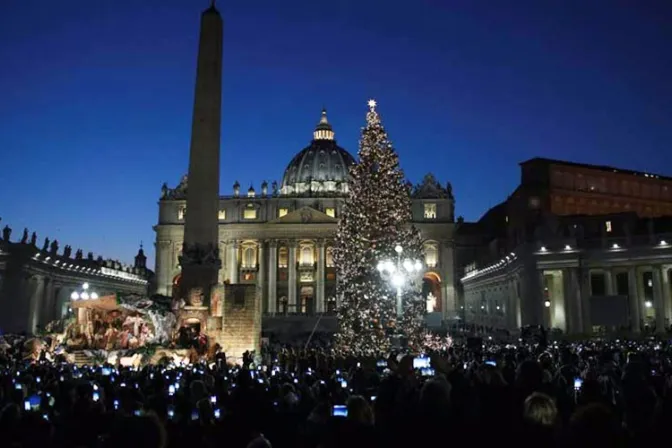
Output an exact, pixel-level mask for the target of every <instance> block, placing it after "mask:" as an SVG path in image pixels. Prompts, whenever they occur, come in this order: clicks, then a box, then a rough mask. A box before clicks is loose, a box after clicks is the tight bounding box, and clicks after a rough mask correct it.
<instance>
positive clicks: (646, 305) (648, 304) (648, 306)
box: [644, 300, 653, 308]
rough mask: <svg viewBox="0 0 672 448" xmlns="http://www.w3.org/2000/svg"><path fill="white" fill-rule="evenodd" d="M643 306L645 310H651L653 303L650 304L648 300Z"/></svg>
mask: <svg viewBox="0 0 672 448" xmlns="http://www.w3.org/2000/svg"><path fill="white" fill-rule="evenodd" d="M644 306H645V307H647V308H651V307H652V306H653V303H651V301H650V300H647V301H646V302H644Z"/></svg>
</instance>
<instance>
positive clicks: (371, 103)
mask: <svg viewBox="0 0 672 448" xmlns="http://www.w3.org/2000/svg"><path fill="white" fill-rule="evenodd" d="M366 104H368V105H369V109H371V110H373V109H375V108H376V106H377V105H378V103H376V100H374V99H373V98H371V99H370V100H369V102H368V103H366Z"/></svg>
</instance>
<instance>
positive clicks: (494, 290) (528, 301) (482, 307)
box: [463, 264, 672, 334]
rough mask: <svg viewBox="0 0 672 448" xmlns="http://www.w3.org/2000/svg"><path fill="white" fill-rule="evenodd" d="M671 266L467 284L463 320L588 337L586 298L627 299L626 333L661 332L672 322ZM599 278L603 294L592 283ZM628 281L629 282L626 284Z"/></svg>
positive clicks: (522, 274)
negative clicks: (644, 328)
mask: <svg viewBox="0 0 672 448" xmlns="http://www.w3.org/2000/svg"><path fill="white" fill-rule="evenodd" d="M671 269H672V265H670V264H650V265H633V266H613V267H594V268H593V267H590V268H589V267H586V268H579V267H576V266H575V267H562V268H556V269H537V268H533V269H524V270H523V269H521V270H519V271H517V272H513V273H508V274H507V273H502V274H499V275H496V276H492V277H490V278H482V279H479V280H476V281H470V282H468V283H467V284H465V290H464V291H465V294H464V295H465V304H464V305H463V313H464V318H465V320H466V321H467V322H468V323H475V324H478V325H484V326H491V327H495V328H508V329H516V328H520V327H521V326H525V325H543V326H545V327H548V328H558V329H560V330H562V331H563V332H566V333H573V334H576V333H591V332H592V331H593V325H594V324H595V321H596V320H597V319H594V320H593V319H591V316H590V313H591V307H590V305H591V304H590V299H591V298H593V297H600V296H604V297H611V296H614V297H616V296H620V297H626V298H627V304H628V316H627V318H628V320H629V328H630V330H631V331H633V332H640V331H641V330H642V324H648V325H651V326H655V328H656V331H658V332H664V331H665V329H666V328H667V327H669V326H670V324H671V323H672V288H671V285H670V271H671ZM599 276H603V280H604V290H603V291H597V290H596V289H597V287H596V285H594V284H593V283H595V282H596V281H598V280H599V279H600V277H599ZM626 279H627V281H626Z"/></svg>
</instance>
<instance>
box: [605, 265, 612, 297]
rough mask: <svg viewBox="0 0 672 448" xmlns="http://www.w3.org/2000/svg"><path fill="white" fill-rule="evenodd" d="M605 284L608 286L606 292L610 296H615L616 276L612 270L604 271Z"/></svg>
mask: <svg viewBox="0 0 672 448" xmlns="http://www.w3.org/2000/svg"><path fill="white" fill-rule="evenodd" d="M604 283H605V285H606V292H607V295H608V296H613V295H614V290H615V288H614V274H613V273H612V271H611V269H610V268H609V269H605V271H604Z"/></svg>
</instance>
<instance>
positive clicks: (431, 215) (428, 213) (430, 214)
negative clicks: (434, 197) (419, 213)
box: [425, 204, 436, 219]
mask: <svg viewBox="0 0 672 448" xmlns="http://www.w3.org/2000/svg"><path fill="white" fill-rule="evenodd" d="M425 219H436V204H425Z"/></svg>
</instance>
